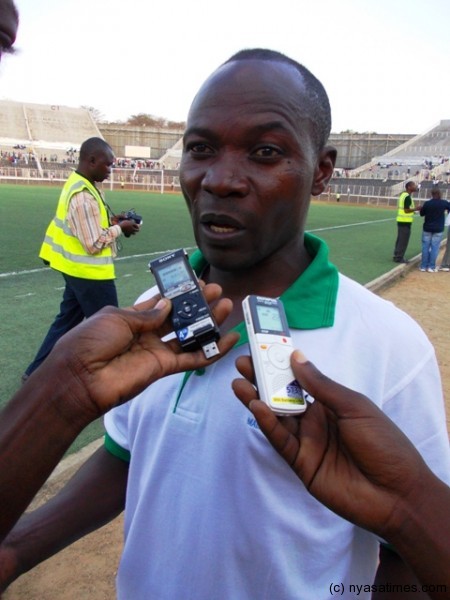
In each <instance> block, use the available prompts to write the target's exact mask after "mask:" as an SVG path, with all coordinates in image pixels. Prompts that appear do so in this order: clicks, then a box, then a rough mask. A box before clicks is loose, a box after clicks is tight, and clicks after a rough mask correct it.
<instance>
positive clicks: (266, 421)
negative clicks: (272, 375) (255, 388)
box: [232, 379, 300, 465]
mask: <svg viewBox="0 0 450 600" xmlns="http://www.w3.org/2000/svg"><path fill="white" fill-rule="evenodd" d="M240 382H242V383H240ZM243 384H246V385H245V386H244V385H243ZM247 386H250V384H249V383H248V382H246V381H244V380H243V379H235V380H234V381H233V384H232V387H233V390H234V392H235V394H236V395H237V396H238V398H239V399H240V400H241V402H243V403H244V404H246V406H247V408H248V409H249V410H250V411H251V412H252V414H253V416H254V417H255V419H256V421H257V423H258V425H259V428H260V429H261V431H262V432H263V433H264V435H265V436H266V438H267V439H268V440H269V442H270V444H271V445H272V446H273V448H274V449H275V450H276V451H277V452H278V453H279V454H280V455H281V456H282V457H283V458H284V460H285V461H286V462H287V463H288V464H289V465H293V464H294V462H295V460H296V458H297V455H298V452H299V447H300V443H299V440H298V438H297V437H296V436H295V435H294V432H293V431H291V429H292V425H293V424H295V427H294V429H295V431H297V429H298V426H297V423H296V422H295V420H294V419H290V418H287V419H281V420H280V419H279V418H278V417H277V416H276V415H275V414H274V413H273V412H272V411H271V410H270V408H269V407H268V406H267V404H264V402H262V401H261V400H256V399H255V398H253V399H250V400H249V395H250V390H249V388H248V387H247ZM250 387H251V386H250ZM253 395H255V392H253ZM288 424H289V425H291V427H287V425H288Z"/></svg>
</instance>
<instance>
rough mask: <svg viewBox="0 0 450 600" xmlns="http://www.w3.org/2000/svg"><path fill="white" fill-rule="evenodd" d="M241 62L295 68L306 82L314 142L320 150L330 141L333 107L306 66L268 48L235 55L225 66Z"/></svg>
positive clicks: (322, 87)
mask: <svg viewBox="0 0 450 600" xmlns="http://www.w3.org/2000/svg"><path fill="white" fill-rule="evenodd" d="M240 60H267V61H272V62H281V63H285V64H288V65H291V66H292V67H294V68H295V69H296V70H297V71H298V72H299V73H300V75H301V76H302V78H303V80H304V82H305V91H306V99H307V101H309V104H308V106H307V109H308V112H309V114H310V116H311V119H312V121H313V124H314V140H315V142H316V144H317V147H318V149H319V150H321V149H322V148H323V147H324V146H325V144H326V143H327V141H328V138H329V136H330V132H331V107H330V101H329V99H328V95H327V92H326V91H325V88H324V86H323V85H322V83H321V82H320V81H319V80H318V79H317V77H315V75H313V74H312V73H311V71H309V70H308V69H307V68H306V67H305V66H303V65H302V64H300V63H298V62H297V61H295V60H293V59H292V58H289V56H286V55H285V54H283V53H281V52H277V51H276V50H269V49H266V48H249V49H245V50H240V51H239V52H236V54H233V56H231V57H230V58H229V59H228V60H227V61H225V62H224V63H223V64H224V65H226V64H228V63H231V62H236V61H240Z"/></svg>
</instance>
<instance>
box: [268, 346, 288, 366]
mask: <svg viewBox="0 0 450 600" xmlns="http://www.w3.org/2000/svg"><path fill="white" fill-rule="evenodd" d="M291 353H292V347H291V346H282V345H281V344H273V345H272V346H270V348H269V350H268V351H267V356H268V358H269V360H270V362H271V363H272V364H273V365H274V366H275V367H277V368H278V369H288V368H289V367H290V366H291Z"/></svg>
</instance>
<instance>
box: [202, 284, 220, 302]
mask: <svg viewBox="0 0 450 600" xmlns="http://www.w3.org/2000/svg"><path fill="white" fill-rule="evenodd" d="M202 283H203V282H202ZM200 287H202V292H203V295H204V296H205V299H206V301H207V302H208V303H209V304H211V302H214V301H215V300H217V299H218V298H220V296H221V295H222V288H221V287H220V285H218V284H217V283H207V284H206V285H205V284H204V283H203V286H200Z"/></svg>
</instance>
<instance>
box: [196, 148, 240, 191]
mask: <svg viewBox="0 0 450 600" xmlns="http://www.w3.org/2000/svg"><path fill="white" fill-rule="evenodd" d="M240 161H242V158H241V159H238V158H237V157H236V156H235V155H233V154H230V155H226V156H217V157H216V158H215V159H214V160H213V161H212V162H211V163H210V164H209V165H208V167H207V170H206V172H205V175H204V177H203V180H202V188H203V189H204V190H205V191H207V192H209V193H211V194H214V195H216V196H221V197H226V196H232V195H234V194H235V195H238V196H245V194H247V193H248V189H249V184H248V179H247V177H246V174H245V171H244V169H243V165H242V163H241V162H240Z"/></svg>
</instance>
